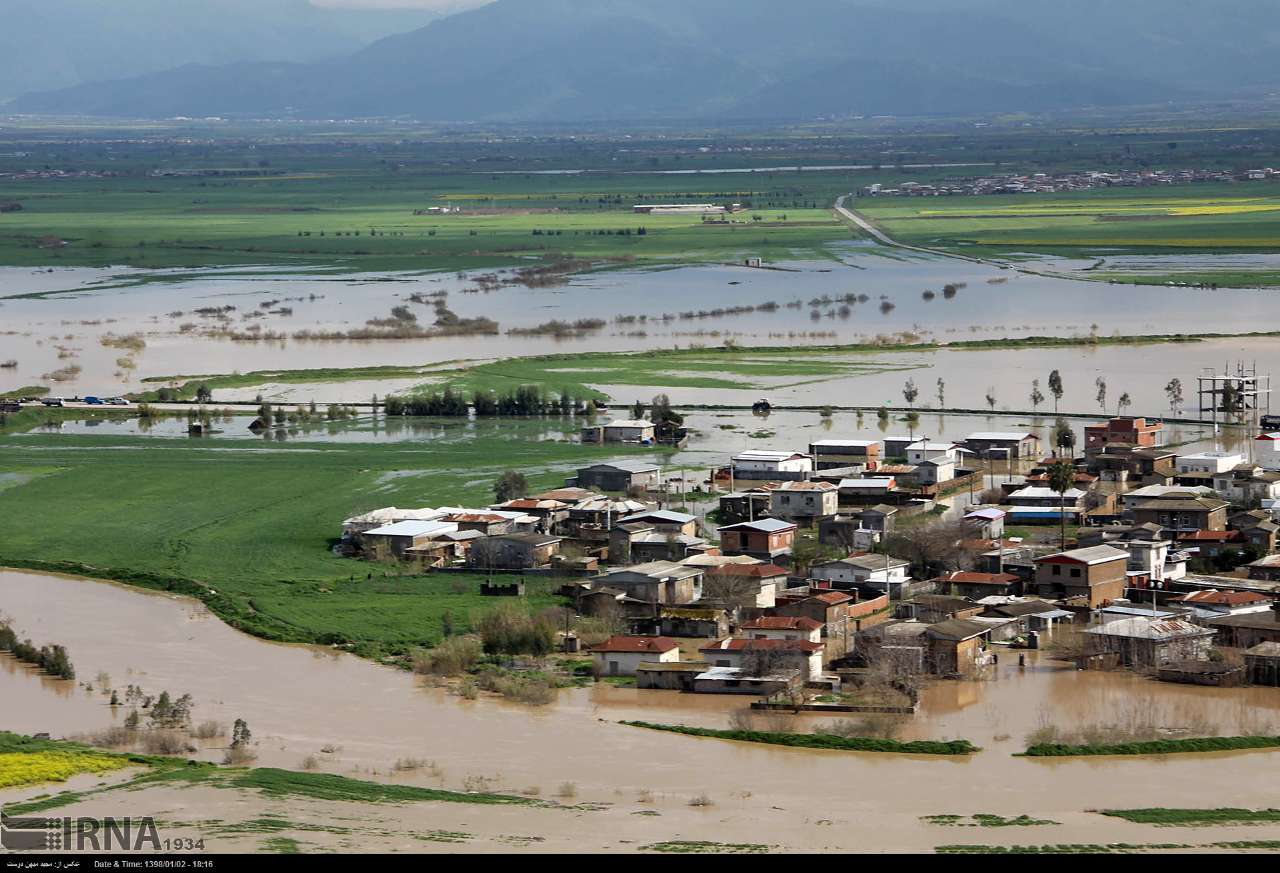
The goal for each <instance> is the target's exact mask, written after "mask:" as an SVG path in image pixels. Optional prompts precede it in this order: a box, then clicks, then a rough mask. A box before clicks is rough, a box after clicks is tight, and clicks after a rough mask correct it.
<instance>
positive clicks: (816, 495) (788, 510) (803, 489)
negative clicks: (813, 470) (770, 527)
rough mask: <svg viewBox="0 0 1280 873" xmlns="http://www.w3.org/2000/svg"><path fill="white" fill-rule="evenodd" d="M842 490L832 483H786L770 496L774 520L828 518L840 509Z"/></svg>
mask: <svg viewBox="0 0 1280 873" xmlns="http://www.w3.org/2000/svg"><path fill="white" fill-rule="evenodd" d="M839 502H840V490H839V489H838V488H837V487H836V486H835V485H832V484H831V483H830V482H784V483H783V484H781V485H779V486H778V487H777V488H775V489H774V490H773V492H772V493H771V494H770V495H769V512H770V514H771V515H773V516H774V518H787V519H806V520H812V519H815V518H827V517H829V516H832V515H835V514H836V511H837V510H838V509H839Z"/></svg>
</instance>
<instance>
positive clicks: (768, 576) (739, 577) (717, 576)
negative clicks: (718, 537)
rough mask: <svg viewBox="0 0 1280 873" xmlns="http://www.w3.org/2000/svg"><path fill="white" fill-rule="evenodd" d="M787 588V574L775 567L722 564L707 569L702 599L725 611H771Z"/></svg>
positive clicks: (767, 565) (764, 564) (771, 565)
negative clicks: (745, 607)
mask: <svg viewBox="0 0 1280 873" xmlns="http://www.w3.org/2000/svg"><path fill="white" fill-rule="evenodd" d="M786 587H787V571H786V569H785V568H783V567H779V566H778V565H777V564H767V563H753V564H738V563H724V564H720V565H718V566H714V567H708V568H707V569H706V574H705V576H704V581H703V598H704V599H705V600H707V601H708V602H711V603H715V604H717V605H722V606H724V607H725V608H738V607H743V606H752V607H756V608H757V609H772V608H773V606H774V605H775V604H776V603H777V599H778V592H779V591H782V590H783V589H785V588H786Z"/></svg>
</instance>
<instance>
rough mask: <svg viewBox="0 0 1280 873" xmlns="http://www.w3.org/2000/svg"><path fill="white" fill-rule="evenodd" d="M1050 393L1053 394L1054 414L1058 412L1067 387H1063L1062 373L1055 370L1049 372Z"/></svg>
mask: <svg viewBox="0 0 1280 873" xmlns="http://www.w3.org/2000/svg"><path fill="white" fill-rule="evenodd" d="M1049 393H1050V394H1052V395H1053V414H1054V415H1057V414H1058V403H1059V401H1061V400H1062V395H1063V394H1064V393H1066V392H1065V389H1064V388H1063V387H1062V374H1061V373H1059V372H1058V371H1057V370H1054V371H1053V372H1051V373H1050V374H1049Z"/></svg>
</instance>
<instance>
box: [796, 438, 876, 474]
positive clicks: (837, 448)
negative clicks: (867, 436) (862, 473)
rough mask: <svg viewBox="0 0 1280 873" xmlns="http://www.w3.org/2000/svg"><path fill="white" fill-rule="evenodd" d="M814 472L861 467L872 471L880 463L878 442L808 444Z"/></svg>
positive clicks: (841, 441) (845, 441)
mask: <svg viewBox="0 0 1280 873" xmlns="http://www.w3.org/2000/svg"><path fill="white" fill-rule="evenodd" d="M809 454H810V455H812V456H813V466H814V469H815V470H831V469H834V468H838V467H856V466H858V465H862V466H865V467H867V468H868V469H871V470H874V469H875V467H876V464H878V463H879V461H880V441H879V440H817V441H816V442H812V443H809Z"/></svg>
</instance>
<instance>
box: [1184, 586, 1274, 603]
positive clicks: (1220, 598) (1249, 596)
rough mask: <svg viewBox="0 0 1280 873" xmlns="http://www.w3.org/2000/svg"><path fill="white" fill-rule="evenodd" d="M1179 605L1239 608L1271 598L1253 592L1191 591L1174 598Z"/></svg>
mask: <svg viewBox="0 0 1280 873" xmlns="http://www.w3.org/2000/svg"><path fill="white" fill-rule="evenodd" d="M1173 599H1174V600H1176V601H1178V602H1179V603H1216V604H1222V605H1224V606H1240V605H1242V604H1245V603H1264V602H1266V601H1267V600H1270V599H1271V598H1269V597H1267V596H1266V595H1264V594H1258V593H1256V592H1253V591H1217V590H1214V589H1209V590H1207V591H1192V592H1191V593H1190V594H1184V595H1182V596H1181V597H1175V598H1173Z"/></svg>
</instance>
